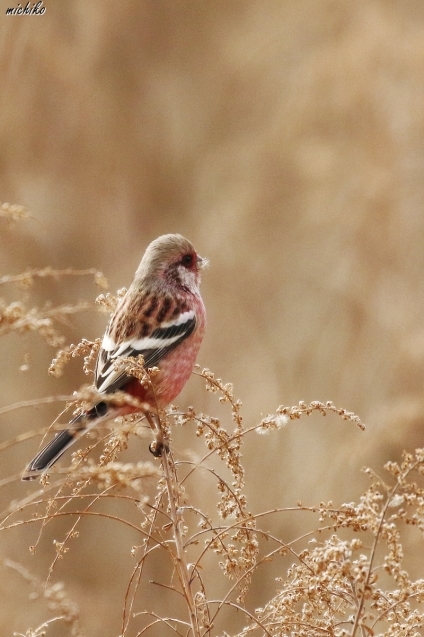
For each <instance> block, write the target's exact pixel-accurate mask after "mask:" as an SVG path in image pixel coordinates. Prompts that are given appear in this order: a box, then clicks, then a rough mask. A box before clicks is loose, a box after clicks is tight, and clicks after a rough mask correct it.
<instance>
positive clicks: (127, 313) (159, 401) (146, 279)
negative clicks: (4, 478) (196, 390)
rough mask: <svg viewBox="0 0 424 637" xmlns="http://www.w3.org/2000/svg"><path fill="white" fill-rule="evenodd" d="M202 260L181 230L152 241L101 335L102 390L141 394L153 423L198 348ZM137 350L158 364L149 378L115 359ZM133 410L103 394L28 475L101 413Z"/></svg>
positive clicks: (149, 363)
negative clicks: (114, 405)
mask: <svg viewBox="0 0 424 637" xmlns="http://www.w3.org/2000/svg"><path fill="white" fill-rule="evenodd" d="M205 263H206V260H205V259H202V257H200V256H199V255H198V254H197V253H196V251H195V250H194V248H193V246H192V245H191V243H190V242H189V241H187V239H185V238H184V237H182V236H181V235H179V234H166V235H163V236H162V237H159V238H158V239H156V240H155V241H152V243H151V244H150V245H149V246H148V248H147V250H146V252H145V253H144V256H143V258H142V260H141V263H140V265H139V267H138V269H137V272H136V273H135V277H134V281H133V282H132V284H131V286H130V287H129V289H128V291H127V293H126V294H125V296H124V297H123V298H122V300H121V301H120V303H119V305H118V307H117V308H116V310H115V312H114V314H113V315H112V317H111V319H110V321H109V325H108V327H107V329H106V333H105V335H104V338H103V342H102V346H101V348H100V351H99V354H98V358H97V364H96V371H95V385H96V387H97V390H98V391H99V393H100V394H111V393H113V392H116V391H117V390H122V391H125V392H127V393H128V394H131V395H132V396H134V397H137V398H138V399H139V400H140V401H142V402H143V404H144V409H143V411H144V413H145V414H146V417H147V419H148V420H149V422H150V424H151V425H152V426H153V419H152V416H151V413H150V412H152V413H156V412H157V410H158V409H161V408H163V407H165V406H166V405H168V404H169V403H170V402H171V401H172V400H174V398H175V397H176V396H177V395H178V394H179V393H180V391H181V390H182V388H183V387H184V385H185V383H186V382H187V380H188V378H189V376H190V373H191V371H192V369H193V365H194V362H195V360H196V356H197V352H198V351H199V347H200V343H201V341H202V338H203V333H204V330H205V324H206V313H205V306H204V305H203V301H202V298H201V296H200V292H199V284H200V270H201V268H202V267H203V266H204V265H205ZM139 354H141V355H142V356H143V359H144V368H145V369H150V368H152V367H157V368H158V369H159V371H158V373H157V374H156V375H154V377H153V378H152V380H151V383H147V384H146V383H143V384H142V383H140V382H139V380H138V379H137V378H135V377H133V376H130V375H128V374H127V373H126V371H125V368H124V369H122V366H119V364H118V365H117V362H118V361H119V360H120V359H121V358H127V357H136V356H138V355H139ZM135 411H139V408H137V407H133V406H131V405H125V406H123V407H121V408H119V409H118V408H111V407H110V404H109V403H108V402H106V401H99V402H98V403H97V404H95V405H94V406H93V407H92V408H91V409H90V410H89V411H87V412H84V413H83V414H80V415H79V416H77V417H76V418H74V419H73V420H72V421H71V422H70V423H69V426H68V428H67V429H65V430H64V431H61V432H60V433H59V434H57V435H56V437H55V438H53V440H52V441H51V442H49V444H48V445H47V446H46V447H44V449H42V450H41V451H40V453H38V454H37V455H36V456H35V458H34V459H33V460H32V462H30V464H29V465H28V467H27V468H26V471H25V474H24V477H23V479H26V480H28V479H31V478H33V477H36V475H37V473H40V472H43V471H45V470H46V469H48V468H49V467H51V466H52V465H53V464H54V463H55V462H56V460H58V458H60V456H61V455H62V454H63V453H64V452H65V451H66V449H67V448H68V447H69V446H70V445H71V444H72V443H73V442H74V440H75V439H76V438H77V437H79V436H80V435H81V434H82V433H83V432H84V431H87V430H88V429H89V428H91V427H92V426H94V425H95V424H96V423H98V422H99V421H100V419H101V420H104V419H105V418H113V417H116V416H119V415H125V414H128V413H131V412H135ZM161 446H162V445H161V443H160V444H159V446H158V447H156V455H160V452H161ZM153 452H154V453H155V451H154V450H153Z"/></svg>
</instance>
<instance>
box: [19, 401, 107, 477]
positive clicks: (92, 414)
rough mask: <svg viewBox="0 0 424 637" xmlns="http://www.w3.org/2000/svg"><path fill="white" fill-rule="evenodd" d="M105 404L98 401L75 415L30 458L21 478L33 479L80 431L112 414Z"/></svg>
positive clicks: (53, 461)
mask: <svg viewBox="0 0 424 637" xmlns="http://www.w3.org/2000/svg"><path fill="white" fill-rule="evenodd" d="M107 412H108V409H107V404H106V403H99V404H98V405H96V406H95V407H93V408H92V409H90V410H89V411H87V412H85V413H83V414H80V415H79V416H76V418H74V419H73V420H71V422H70V423H69V425H68V427H67V428H66V429H64V430H63V431H61V432H60V433H58V434H57V435H56V436H55V437H54V438H53V440H51V441H50V442H49V443H48V444H47V445H46V446H45V447H44V448H43V449H42V450H41V451H40V452H39V453H37V455H36V456H35V458H33V459H32V460H31V462H30V463H29V465H28V466H27V468H26V469H25V472H24V474H23V476H22V480H34V479H35V478H37V477H38V476H39V474H40V473H43V471H46V469H49V468H50V467H51V466H52V465H54V463H55V462H56V461H57V460H59V458H60V457H61V456H62V455H63V454H64V453H65V451H66V450H67V449H68V447H70V446H71V445H72V443H73V442H75V440H77V439H78V438H79V437H80V436H81V434H82V433H84V432H85V431H88V430H89V429H91V427H93V426H94V425H97V424H98V423H99V421H101V420H103V419H104V418H105V417H106V415H107V417H108V418H110V417H111V416H112V414H107Z"/></svg>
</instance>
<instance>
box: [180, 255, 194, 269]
mask: <svg viewBox="0 0 424 637" xmlns="http://www.w3.org/2000/svg"><path fill="white" fill-rule="evenodd" d="M181 263H182V264H183V265H185V266H186V268H190V267H191V266H192V265H193V255H192V254H190V253H187V254H185V255H184V256H183V258H182V259H181Z"/></svg>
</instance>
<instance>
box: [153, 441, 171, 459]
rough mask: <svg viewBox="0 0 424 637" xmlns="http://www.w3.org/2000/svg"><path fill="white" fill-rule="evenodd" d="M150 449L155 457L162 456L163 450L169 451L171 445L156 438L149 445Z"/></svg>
mask: <svg viewBox="0 0 424 637" xmlns="http://www.w3.org/2000/svg"><path fill="white" fill-rule="evenodd" d="M149 451H150V453H151V454H153V455H154V457H155V458H161V457H162V452H163V451H165V453H169V446H168V445H167V444H166V443H165V442H162V441H161V440H154V441H153V442H151V443H150V445H149Z"/></svg>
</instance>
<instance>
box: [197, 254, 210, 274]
mask: <svg viewBox="0 0 424 637" xmlns="http://www.w3.org/2000/svg"><path fill="white" fill-rule="evenodd" d="M196 263H197V268H198V269H199V270H201V269H202V268H205V267H206V266H207V265H209V260H208V259H205V258H204V257H201V256H200V255H199V254H198V255H197V261H196Z"/></svg>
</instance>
